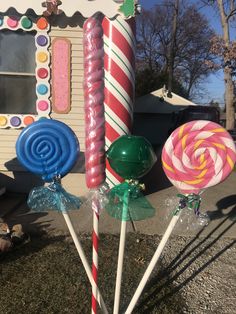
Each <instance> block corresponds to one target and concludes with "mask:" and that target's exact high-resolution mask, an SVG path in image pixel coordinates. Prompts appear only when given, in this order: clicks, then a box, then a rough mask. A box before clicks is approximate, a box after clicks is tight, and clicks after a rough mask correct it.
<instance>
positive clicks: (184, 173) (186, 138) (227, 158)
mask: <svg viewBox="0 0 236 314" xmlns="http://www.w3.org/2000/svg"><path fill="white" fill-rule="evenodd" d="M235 161H236V148H235V145H234V142H233V140H232V138H231V136H230V135H229V133H228V132H227V131H226V130H225V129H224V128H222V127H221V126H220V125H218V124H216V123H214V122H211V121H202V120H197V121H191V122H188V123H186V124H184V125H182V126H181V127H179V128H178V129H176V130H175V131H174V132H173V133H172V134H171V135H170V137H169V138H168V140H167V141H166V143H165V145H164V148H163V151H162V164H163V169H164V171H165V173H166V175H167V177H168V179H169V180H170V181H171V182H172V184H173V185H174V186H175V187H176V188H177V189H178V191H179V192H180V194H179V195H178V196H179V197H180V201H179V205H178V206H177V208H176V209H175V211H174V213H173V214H174V216H173V218H172V220H171V221H170V224H169V226H168V227H167V230H166V232H165V234H164V235H163V238H162V240H161V242H160V243H159V246H158V247H157V250H156V252H155V254H154V255H153V258H152V260H151V262H150V264H149V266H148V267H147V270H146V272H145V274H144V276H143V278H142V280H141V281H140V284H139V286H138V288H137V290H136V292H135V294H134V296H133V298H132V300H131V302H130V304H129V306H128V308H127V310H126V312H125V313H126V314H130V313H132V311H133V308H134V306H135V304H136V303H137V301H138V298H139V296H140V295H141V293H142V291H143V289H144V287H145V285H146V283H147V280H148V278H149V277H150V275H151V273H152V271H153V269H154V267H155V265H156V263H157V261H158V259H159V257H160V255H161V253H162V251H163V249H164V247H165V244H166V242H167V240H168V238H169V237H170V235H171V232H172V231H173V229H174V227H175V225H176V223H177V221H178V219H179V216H180V213H181V211H182V209H183V208H184V207H187V208H189V209H194V211H195V213H196V215H199V206H200V201H201V199H200V195H199V194H200V192H201V191H203V190H204V189H206V188H208V187H210V186H213V185H216V184H218V183H220V182H222V181H223V180H225V179H226V178H227V176H228V175H229V174H230V173H231V171H232V170H233V167H234V164H235Z"/></svg>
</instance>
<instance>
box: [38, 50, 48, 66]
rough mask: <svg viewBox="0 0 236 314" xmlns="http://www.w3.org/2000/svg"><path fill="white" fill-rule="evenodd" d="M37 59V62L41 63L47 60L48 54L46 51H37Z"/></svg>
mask: <svg viewBox="0 0 236 314" xmlns="http://www.w3.org/2000/svg"><path fill="white" fill-rule="evenodd" d="M37 60H38V61H39V62H42V63H44V62H47V60H48V54H47V53H46V52H38V53H37Z"/></svg>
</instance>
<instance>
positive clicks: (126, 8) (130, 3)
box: [119, 0, 135, 18]
mask: <svg viewBox="0 0 236 314" xmlns="http://www.w3.org/2000/svg"><path fill="white" fill-rule="evenodd" d="M119 11H120V12H122V13H123V14H124V16H125V17H126V18H127V17H131V16H135V0H125V1H124V3H123V4H122V5H121V6H120V9H119Z"/></svg>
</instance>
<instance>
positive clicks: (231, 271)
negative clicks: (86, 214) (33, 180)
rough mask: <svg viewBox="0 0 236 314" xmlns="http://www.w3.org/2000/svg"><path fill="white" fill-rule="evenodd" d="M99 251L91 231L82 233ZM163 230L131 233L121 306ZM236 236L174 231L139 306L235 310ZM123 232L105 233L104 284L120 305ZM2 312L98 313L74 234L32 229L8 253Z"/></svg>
mask: <svg viewBox="0 0 236 314" xmlns="http://www.w3.org/2000/svg"><path fill="white" fill-rule="evenodd" d="M80 239H81V242H82V245H83V247H84V250H85V252H86V254H87V256H88V258H89V259H90V258H91V238H90V236H89V235H86V234H81V235H80ZM159 241H160V236H148V235H143V234H138V233H129V234H127V242H126V254H125V260H124V272H123V281H122V292H121V306H120V313H124V310H125V309H126V307H127V305H128V303H129V301H130V299H131V297H132V295H133V293H134V291H135V289H136V287H137V285H138V282H139V280H140V279H141V276H142V274H143V273H144V270H145V269H146V267H147V265H148V262H149V261H150V259H151V257H152V255H153V253H154V251H155V249H156V247H157V245H158V243H159ZM235 242H236V240H234V239H230V238H221V237H220V235H219V236H218V237H217V238H211V237H204V238H201V237H198V236H196V237H195V238H189V237H180V236H173V237H172V238H171V239H170V241H169V242H168V243H167V245H166V248H165V251H164V253H163V255H162V256H161V259H160V261H159V263H158V265H157V267H156V268H155V271H154V272H153V274H152V277H151V279H150V281H149V282H148V284H147V286H146V288H145V291H144V293H143V294H142V297H141V299H140V301H139V303H138V305H137V307H136V308H135V310H134V312H133V313H147V314H148V313H155V314H159V313H160V314H172V313H175V314H176V313H177V314H178V313H189V314H202V313H214V314H217V313H219V314H227V313H230V314H235V313H236V309H235V304H236V301H235V299H236V267H235V266H236V246H235ZM118 245H119V235H110V234H103V235H101V241H100V249H99V267H100V272H99V276H100V278H99V280H100V290H101V292H102V294H103V298H104V300H105V303H106V304H107V307H108V309H109V313H112V307H113V295H114V286H115V276H116V262H117V252H118ZM0 281H1V287H0V313H4V314H13V313H14V314H15V313H18V314H21V313H24V314H36V313H37V314H38V313H41V314H54V313H55V314H64V313H71V314H87V313H91V306H90V304H91V289H90V284H89V282H88V280H87V278H86V275H85V272H84V270H83V267H82V264H81V262H80V260H79V258H78V255H77V251H76V249H75V247H74V245H73V243H72V241H71V239H70V237H68V236H66V235H63V234H50V235H49V234H44V235H41V236H39V235H31V241H30V242H29V243H27V244H25V245H24V246H22V247H20V248H17V249H15V250H13V251H12V252H10V253H8V254H7V255H2V256H0Z"/></svg>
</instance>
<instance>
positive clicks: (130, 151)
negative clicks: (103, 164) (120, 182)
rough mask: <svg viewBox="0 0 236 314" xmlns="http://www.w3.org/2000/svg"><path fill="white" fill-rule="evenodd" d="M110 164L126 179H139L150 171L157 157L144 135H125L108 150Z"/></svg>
mask: <svg viewBox="0 0 236 314" xmlns="http://www.w3.org/2000/svg"><path fill="white" fill-rule="evenodd" d="M107 158H108V161H109V163H110V166H111V167H112V169H113V170H115V172H116V173H118V174H119V175H120V176H121V177H122V178H124V179H138V178H140V177H143V176H144V175H145V174H146V173H148V172H149V171H150V170H151V168H152V166H153V165H154V163H155V162H156V160H157V158H156V155H155V153H154V151H153V149H152V146H151V144H150V143H149V142H148V141H147V140H146V139H145V138H144V137H142V136H134V135H133V136H132V135H123V136H121V137H119V138H118V139H117V140H116V141H114V142H113V143H112V144H111V146H110V148H109V150H108V151H107Z"/></svg>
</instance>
